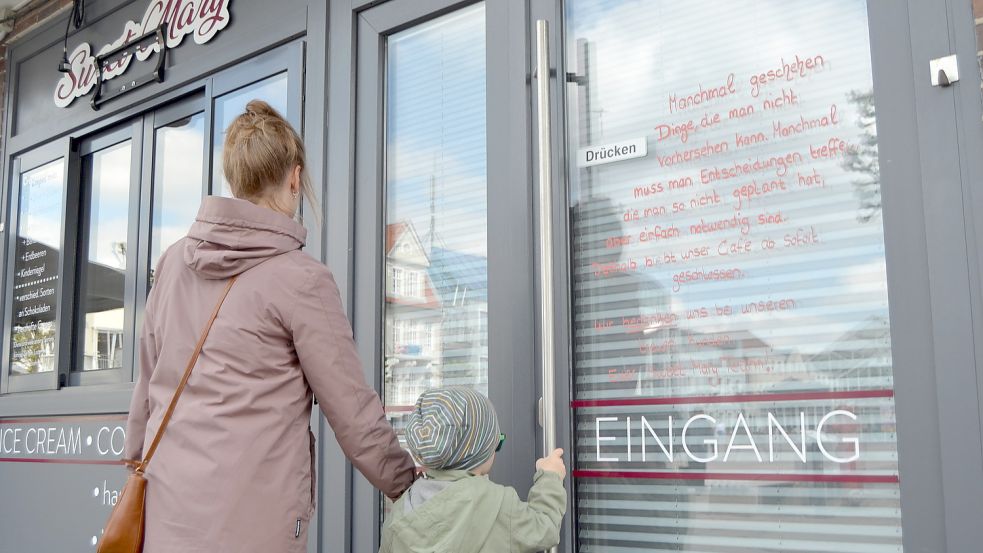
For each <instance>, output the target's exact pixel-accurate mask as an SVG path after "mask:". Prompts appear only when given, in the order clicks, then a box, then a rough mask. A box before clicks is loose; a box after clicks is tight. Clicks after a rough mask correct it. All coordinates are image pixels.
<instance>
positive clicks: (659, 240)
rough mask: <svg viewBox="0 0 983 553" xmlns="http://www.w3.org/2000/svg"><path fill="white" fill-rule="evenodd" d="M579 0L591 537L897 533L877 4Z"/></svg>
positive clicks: (621, 545)
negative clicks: (870, 8) (873, 44)
mask: <svg viewBox="0 0 983 553" xmlns="http://www.w3.org/2000/svg"><path fill="white" fill-rule="evenodd" d="M567 6H568V13H567V16H568V19H567V21H568V25H569V27H568V34H567V36H568V37H569V43H568V45H567V59H568V69H567V71H568V72H569V73H571V74H572V75H571V78H570V79H568V82H569V84H568V85H567V87H568V88H567V97H568V122H569V125H568V129H569V136H570V139H569V140H570V142H569V155H568V159H569V160H570V166H569V168H568V173H569V175H570V185H571V205H572V210H571V231H572V272H573V291H572V307H573V312H574V321H573V324H574V344H573V348H574V367H573V382H574V395H575V398H574V401H573V404H572V408H573V413H574V420H575V449H576V455H575V469H576V470H575V471H574V476H575V478H576V480H575V482H576V485H575V491H576V501H575V503H574V504H575V505H576V509H575V515H576V529H577V537H576V539H577V544H578V549H579V550H580V551H619V552H628V551H707V552H709V551H715V552H716V551H721V552H722V551H764V550H768V551H771V550H774V551H839V552H860V551H863V552H882V551H883V552H887V551H891V552H897V551H900V550H901V513H900V500H899V487H898V461H897V437H896V433H895V411H894V397H893V379H892V355H891V339H890V338H891V328H890V319H889V316H888V296H887V285H886V274H885V257H884V230H883V225H882V221H881V181H880V172H879V169H878V157H877V154H878V149H877V130H876V125H875V115H874V98H873V92H872V89H873V86H872V78H871V59H870V46H869V43H868V31H867V24H868V20H867V12H866V3H865V2H864V1H863V0H837V1H832V2H824V3H819V4H817V3H807V4H805V3H803V4H800V3H794V2H793V3H790V2H778V1H774V0H743V1H739V2H727V3H719V2H712V3H711V2H696V3H695V4H694V3H692V2H687V3H681V2H668V1H653V2H606V1H602V0H573V1H571V2H569V3H568V4H567ZM739 29H744V30H753V31H748V32H737V31H736V30H739Z"/></svg>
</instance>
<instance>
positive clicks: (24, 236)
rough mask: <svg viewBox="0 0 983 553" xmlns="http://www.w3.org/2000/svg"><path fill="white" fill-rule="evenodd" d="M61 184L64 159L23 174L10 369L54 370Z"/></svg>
mask: <svg viewBox="0 0 983 553" xmlns="http://www.w3.org/2000/svg"><path fill="white" fill-rule="evenodd" d="M64 189H65V162H64V160H62V159H59V160H57V161H53V162H51V163H49V164H47V165H45V166H43V167H39V168H37V169H34V170H32V171H28V172H26V173H24V174H23V175H21V180H20V205H19V206H18V218H17V237H16V240H17V245H16V251H15V259H14V297H13V302H12V306H11V307H12V309H13V329H12V331H11V336H10V342H11V343H10V352H11V353H10V372H11V374H15V375H16V374H30V373H42V372H50V371H53V370H55V352H56V349H57V348H56V340H57V331H58V329H57V328H56V327H55V319H56V317H57V315H58V289H59V287H58V262H59V260H60V258H61V240H62V228H63V227H62V222H63V212H64V206H63V202H62V198H63V193H64Z"/></svg>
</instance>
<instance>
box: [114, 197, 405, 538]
mask: <svg viewBox="0 0 983 553" xmlns="http://www.w3.org/2000/svg"><path fill="white" fill-rule="evenodd" d="M305 239H306V232H305V230H304V228H303V227H302V226H301V225H299V224H298V223H296V222H295V221H293V220H291V219H290V218H288V217H286V216H284V215H281V214H279V213H276V212H274V211H272V210H270V209H266V208H262V207H259V206H256V205H254V204H252V203H250V202H247V201H244V200H235V199H229V198H219V197H209V198H206V199H205V200H204V202H203V203H202V206H201V209H200V211H199V213H198V217H197V220H196V222H195V224H194V225H193V226H192V227H191V231H190V232H189V233H188V236H187V237H186V238H184V239H183V240H181V241H180V242H178V243H177V244H175V245H174V246H172V247H171V248H170V249H168V250H167V252H166V253H165V254H164V256H163V257H162V258H161V260H160V263H159V265H158V269H157V273H156V275H155V280H156V282H155V284H154V287H153V291H152V292H151V294H150V298H149V300H148V302H147V309H146V314H145V319H144V322H143V333H142V337H141V340H140V376H139V379H138V381H137V385H136V389H135V391H134V394H133V401H132V404H131V407H130V415H129V421H128V423H127V432H126V450H125V453H124V455H125V456H126V458H128V459H139V458H141V455H142V454H143V451H144V448H145V447H149V445H150V442H151V441H152V440H153V437H154V433H155V432H156V430H157V427H158V426H159V424H160V421H161V419H162V418H163V415H164V410H165V409H166V408H167V404H168V402H169V401H170V399H171V396H172V394H173V393H174V390H175V388H176V387H177V385H178V382H179V380H180V378H181V376H182V373H183V371H184V369H185V366H186V365H187V363H188V360H189V359H190V357H191V354H192V351H193V349H194V346H195V343H196V341H197V339H198V337H199V335H200V333H201V331H202V329H203V327H204V325H205V323H206V321H207V319H208V316H209V315H210V314H211V311H212V309H213V308H214V306H215V303H216V301H217V300H218V297H219V295H220V293H221V291H222V289H223V288H224V286H225V284H226V281H227V279H228V278H230V277H232V276H233V275H240V277H239V279H238V281H237V282H236V284H235V286H233V288H232V291H231V292H230V293H229V296H228V299H226V301H225V304H224V305H223V307H222V310H221V312H220V313H219V316H218V318H217V319H216V321H215V324H214V326H213V327H212V330H211V333H210V334H209V336H208V339H207V341H206V342H205V346H204V348H203V349H202V352H201V356H200V358H199V360H198V363H197V364H196V366H195V368H194V371H193V372H192V374H191V379H190V381H189V382H188V386H187V388H186V389H185V391H184V393H183V394H182V395H181V398H180V400H179V401H178V404H177V408H176V409H175V411H174V415H173V417H172V419H171V422H170V424H169V426H168V427H167V430H166V431H165V433H164V437H163V440H162V441H161V443H160V446H159V448H158V450H157V452H156V454H155V456H154V458H153V461H151V463H150V466H149V468H148V470H147V474H146V476H147V479H148V483H147V511H146V512H147V524H146V544H145V548H144V551H145V552H146V553H178V552H180V553H196V552H207V553H220V552H235V553H248V552H257V553H258V552H262V553H280V552H294V551H306V545H307V528H308V522H309V521H310V518H311V515H312V513H313V511H314V496H315V485H314V482H315V480H314V463H313V450H314V439H313V435H312V434H311V433H310V428H309V424H308V423H309V421H310V415H311V399H312V393H313V396H316V397H317V399H318V400H319V401H318V403H319V406H320V407H321V410H322V411H323V412H324V414H325V416H326V417H327V419H328V422H329V423H330V424H331V427H332V428H333V429H334V432H335V437H336V438H337V439H338V442H339V443H340V444H341V447H342V449H343V450H344V452H345V454H346V455H347V456H348V458H349V459H351V461H352V463H353V464H354V465H355V467H356V468H358V470H359V471H361V472H362V474H364V475H365V476H366V477H367V478H368V479H369V481H370V482H372V484H373V485H374V486H376V487H377V488H379V489H380V490H382V491H383V492H384V493H386V494H387V495H389V496H397V495H399V494H400V493H401V492H402V491H403V490H404V489H405V488H406V487H407V486H409V485H410V484H411V483H412V481H413V474H414V469H413V462H412V460H411V458H410V457H409V455H408V454H407V453H405V452H404V451H403V450H401V449H400V447H399V444H398V442H397V439H396V436H395V434H394V433H393V430H392V428H391V426H390V425H389V423H388V422H387V421H386V418H385V416H384V413H383V409H382V405H381V403H380V401H379V396H378V395H376V393H375V391H374V390H373V389H372V388H370V387H369V386H368V385H367V384H366V382H365V378H364V376H363V374H362V369H361V366H360V364H359V360H358V357H357V355H356V352H355V347H354V343H353V341H352V330H351V326H350V325H349V322H348V320H347V318H346V317H345V313H344V311H343V309H342V305H341V298H340V296H339V294H338V288H337V286H336V285H335V282H334V280H333V278H332V276H331V273H330V272H329V271H328V269H327V268H326V267H324V266H323V265H321V264H320V263H318V262H317V261H315V260H314V259H312V258H311V257H310V256H308V255H307V254H305V253H303V252H302V251H301V249H300V248H301V247H302V246H303V245H304V241H305Z"/></svg>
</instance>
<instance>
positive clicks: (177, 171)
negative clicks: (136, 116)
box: [150, 113, 205, 281]
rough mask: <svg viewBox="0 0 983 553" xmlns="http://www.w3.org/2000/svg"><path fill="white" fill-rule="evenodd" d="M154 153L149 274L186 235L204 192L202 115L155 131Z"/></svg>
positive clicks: (199, 114)
mask: <svg viewBox="0 0 983 553" xmlns="http://www.w3.org/2000/svg"><path fill="white" fill-rule="evenodd" d="M155 144H156V147H155V150H154V209H153V219H152V222H153V229H152V230H151V237H150V274H151V281H153V271H154V270H155V269H156V268H157V260H158V259H160V255H161V254H162V253H163V252H164V250H166V249H167V248H168V247H169V246H170V245H171V244H173V243H175V242H177V241H178V240H180V239H181V238H183V237H184V236H185V235H186V234H188V229H189V228H191V223H193V222H194V220H195V216H196V215H197V214H198V206H199V204H200V203H201V195H202V189H203V183H202V170H203V169H204V163H205V161H204V144H205V116H204V114H201V113H198V114H195V115H193V116H191V117H188V118H186V119H182V120H180V121H177V122H175V123H172V124H170V125H168V126H166V127H161V128H159V129H157V132H156V134H155Z"/></svg>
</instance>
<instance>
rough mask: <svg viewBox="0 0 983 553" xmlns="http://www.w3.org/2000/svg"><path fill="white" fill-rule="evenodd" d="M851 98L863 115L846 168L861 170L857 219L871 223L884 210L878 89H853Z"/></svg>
mask: <svg viewBox="0 0 983 553" xmlns="http://www.w3.org/2000/svg"><path fill="white" fill-rule="evenodd" d="M849 97H850V101H851V102H853V104H854V105H856V106H857V110H858V111H859V112H860V116H859V117H858V118H857V126H858V127H860V130H861V134H860V143H859V144H858V145H857V147H856V148H851V149H850V150H848V151H847V153H846V157H845V160H844V161H843V168H844V169H846V170H847V171H851V172H854V173H858V174H859V175H860V176H859V178H858V179H857V180H854V181H853V186H854V193H855V194H856V196H857V201H858V202H859V203H860V207H859V210H860V211H859V213H858V214H857V220H858V221H860V222H861V223H867V222H869V221H871V220H873V219H876V218H877V217H878V216H879V215H880V213H881V168H880V165H879V164H878V162H877V121H876V118H875V116H874V92H873V90H870V91H867V92H858V91H853V92H851V93H850V94H849Z"/></svg>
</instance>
